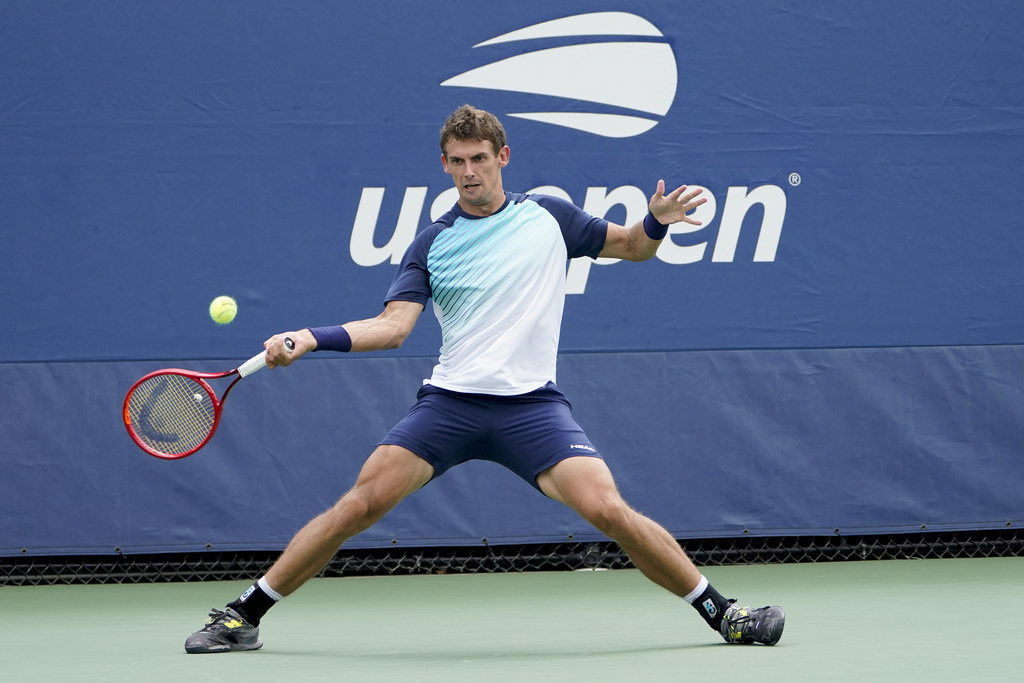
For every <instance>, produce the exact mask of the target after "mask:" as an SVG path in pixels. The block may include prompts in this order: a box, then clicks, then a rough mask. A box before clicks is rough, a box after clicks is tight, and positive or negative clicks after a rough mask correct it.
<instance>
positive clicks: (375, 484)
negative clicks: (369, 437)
mask: <svg viewBox="0 0 1024 683" xmlns="http://www.w3.org/2000/svg"><path fill="white" fill-rule="evenodd" d="M433 473H434V468H433V467H432V466H431V465H430V464H429V463H427V462H426V461H425V460H423V459H422V458H420V457H419V456H417V455H415V454H414V453H412V452H411V451H409V450H407V449H405V448H402V447H400V446H393V445H385V446H379V447H378V448H377V449H376V450H375V451H374V452H373V454H372V455H370V457H369V458H368V459H367V461H366V462H365V463H364V464H363V468H362V470H361V471H360V473H359V477H358V479H357V480H356V483H355V486H353V487H352V489H351V490H349V492H348V493H346V494H345V495H344V496H342V497H341V499H340V500H338V502H337V503H335V504H334V506H333V507H332V508H331V509H329V510H327V511H326V512H324V513H322V514H320V515H318V516H317V517H315V518H314V519H313V520H312V521H310V522H309V523H308V524H306V526H304V527H303V528H302V529H301V530H300V531H299V532H298V533H297V534H295V537H294V538H292V540H291V542H290V543H289V544H288V547H287V548H285V551H284V552H283V553H282V554H281V557H279V558H278V560H277V562H275V563H274V565H273V566H272V567H271V568H270V571H268V572H267V575H266V576H264V577H263V578H261V579H260V580H259V581H258V582H257V583H256V584H254V585H253V586H252V587H251V588H249V590H247V591H246V592H245V593H244V594H243V595H242V596H241V597H239V598H238V600H236V601H234V602H232V603H229V604H228V609H227V610H225V611H221V610H214V611H213V612H211V614H210V619H209V620H208V621H207V623H206V626H204V627H203V629H201V630H199V631H197V632H195V633H193V634H192V635H191V636H190V637H189V638H188V639H187V640H186V641H185V651H186V652H189V653H211V652H230V651H232V650H255V649H257V648H259V647H260V646H262V645H263V643H262V642H261V641H260V640H259V628H258V627H259V623H260V619H261V618H262V617H263V615H264V614H265V613H266V612H267V610H268V609H270V607H271V606H273V604H274V602H275V601H277V600H279V599H281V598H283V597H284V596H287V595H290V594H291V593H293V592H295V591H296V590H297V589H298V588H299V587H300V586H302V584H304V583H305V582H306V581H308V580H309V579H311V578H313V577H314V576H316V574H317V573H318V572H319V571H320V570H321V569H322V568H323V567H324V566H325V565H326V564H327V563H328V562H330V561H331V558H333V557H334V555H335V553H337V552H338V548H339V547H341V544H342V543H344V542H345V541H346V540H348V539H349V538H351V537H352V536H354V535H356V534H358V533H359V532H361V531H364V530H366V529H368V528H369V527H371V526H373V524H375V523H376V522H377V521H378V520H380V518H381V517H383V516H384V515H385V514H386V513H387V512H388V511H389V510H390V509H391V508H393V507H394V506H395V505H397V504H398V503H399V502H400V501H401V500H402V499H403V498H405V497H406V496H408V495H409V494H410V493H412V492H413V491H415V490H417V489H419V488H420V487H421V486H423V485H424V484H426V483H427V482H428V481H430V478H431V477H432V476H433Z"/></svg>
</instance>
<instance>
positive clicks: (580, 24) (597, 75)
mask: <svg viewBox="0 0 1024 683" xmlns="http://www.w3.org/2000/svg"><path fill="white" fill-rule="evenodd" d="M567 38H576V39H579V40H578V41H576V44H571V45H560V46H557V47H547V48H539V49H536V50H533V51H530V52H526V53H524V54H518V55H515V56H512V57H508V58H505V59H500V60H498V61H494V62H491V63H490V64H486V65H484V66H481V67H477V68H475V69H471V70H469V71H466V72H464V73H461V74H459V75H458V76H453V77H452V78H449V79H448V80H446V81H444V82H442V83H441V85H442V86H445V87H463V88H478V89H484V90H503V91H508V92H516V93H523V94H525V95H547V96H553V97H560V98H566V99H569V100H573V102H572V103H571V105H572V108H573V109H574V111H510V112H506V115H507V116H512V117H516V118H521V119H529V120H532V121H540V122H543V123H549V124H553V125H556V126H564V127H566V128H574V129H576V130H580V131H584V132H586V133H592V134H594V135H601V136H604V137H609V138H628V137H633V136H636V135H640V134H641V133H645V132H647V131H649V130H650V129H651V128H654V126H656V125H658V122H659V121H660V120H661V117H663V116H665V114H667V113H668V111H669V109H670V108H671V106H672V101H673V100H674V99H675V96H676V87H677V85H678V72H677V70H676V57H675V53H673V51H672V47H671V46H670V45H669V43H668V41H667V39H665V36H664V35H663V34H662V33H661V31H659V30H658V29H657V27H656V26H654V24H652V23H651V22H649V21H647V20H646V19H644V18H643V17H640V16H637V15H636V14H629V13H628V12H594V13H590V14H578V15H575V16H569V17H563V18H561V19H555V20H552V21H545V22H543V23H540V24H534V25H532V26H527V27H525V28H521V29H518V30H516V31H512V32H510V33H505V34H502V35H499V36H496V37H494V38H491V39H490V40H485V41H484V42H482V43H478V44H476V45H474V46H473V47H474V48H481V47H488V46H494V45H500V44H503V43H512V42H517V41H547V44H550V41H551V39H562V40H564V39H567ZM596 38H605V40H595V39H596ZM608 38H611V39H608ZM623 38H629V40H623ZM526 99H528V98H524V100H526ZM577 109H591V111H578V110H577ZM621 110H626V111H627V112H628V113H626V112H623V111H621Z"/></svg>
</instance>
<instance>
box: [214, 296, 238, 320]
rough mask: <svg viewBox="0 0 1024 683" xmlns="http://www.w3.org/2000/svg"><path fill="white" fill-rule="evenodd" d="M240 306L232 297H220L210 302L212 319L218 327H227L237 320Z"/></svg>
mask: <svg viewBox="0 0 1024 683" xmlns="http://www.w3.org/2000/svg"><path fill="white" fill-rule="evenodd" d="M236 313H238V304H236V303H235V300H234V299H232V298H231V297H230V296H218V297H217V298H216V299H214V300H213V301H211V302H210V317H211V318H213V322H215V323H217V324H218V325H227V324H228V323H229V322H231V321H232V320H234V319H235V314H236Z"/></svg>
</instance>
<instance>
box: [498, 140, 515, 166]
mask: <svg viewBox="0 0 1024 683" xmlns="http://www.w3.org/2000/svg"><path fill="white" fill-rule="evenodd" d="M511 155H512V150H511V149H509V148H508V145H505V146H504V147H502V148H501V151H500V152H498V168H505V167H506V166H508V160H509V157H510V156H511Z"/></svg>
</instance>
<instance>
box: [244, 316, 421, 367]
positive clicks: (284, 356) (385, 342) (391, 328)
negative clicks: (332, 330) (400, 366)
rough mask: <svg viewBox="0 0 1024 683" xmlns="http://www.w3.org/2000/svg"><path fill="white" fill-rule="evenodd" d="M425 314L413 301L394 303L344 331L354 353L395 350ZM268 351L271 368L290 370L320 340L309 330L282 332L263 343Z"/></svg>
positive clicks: (357, 321)
mask: <svg viewBox="0 0 1024 683" xmlns="http://www.w3.org/2000/svg"><path fill="white" fill-rule="evenodd" d="M422 312H423V304H418V303H415V302H412V301H391V302H389V303H388V305H387V306H385V307H384V310H383V311H382V312H381V314H380V315H378V316H377V317H376V318H369V319H367V320H356V321H353V322H349V323H345V324H344V325H341V326H340V327H343V328H344V329H345V332H346V333H348V336H349V337H350V338H351V340H352V348H351V350H352V351H381V350H384V349H395V348H398V347H399V346H401V345H402V342H404V341H405V338H406V337H408V336H409V333H410V332H412V328H413V327H415V326H416V321H417V320H418V319H419V317H420V313H422ZM285 337H291V339H292V340H293V341H294V342H295V348H294V349H293V350H292V351H289V350H288V349H286V348H285V346H284V339H285ZM263 346H264V348H266V349H267V367H271V368H273V367H277V366H278V365H280V366H288V365H291V364H292V363H294V362H295V361H296V360H298V359H299V358H301V357H302V356H303V355H305V353H306V352H307V351H316V349H317V341H316V337H314V336H313V333H312V332H310V331H309V329H308V328H307V329H304V330H296V331H294V332H282V333H280V334H275V335H274V336H273V337H271V338H270V339H268V340H267V341H265V342H263Z"/></svg>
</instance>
